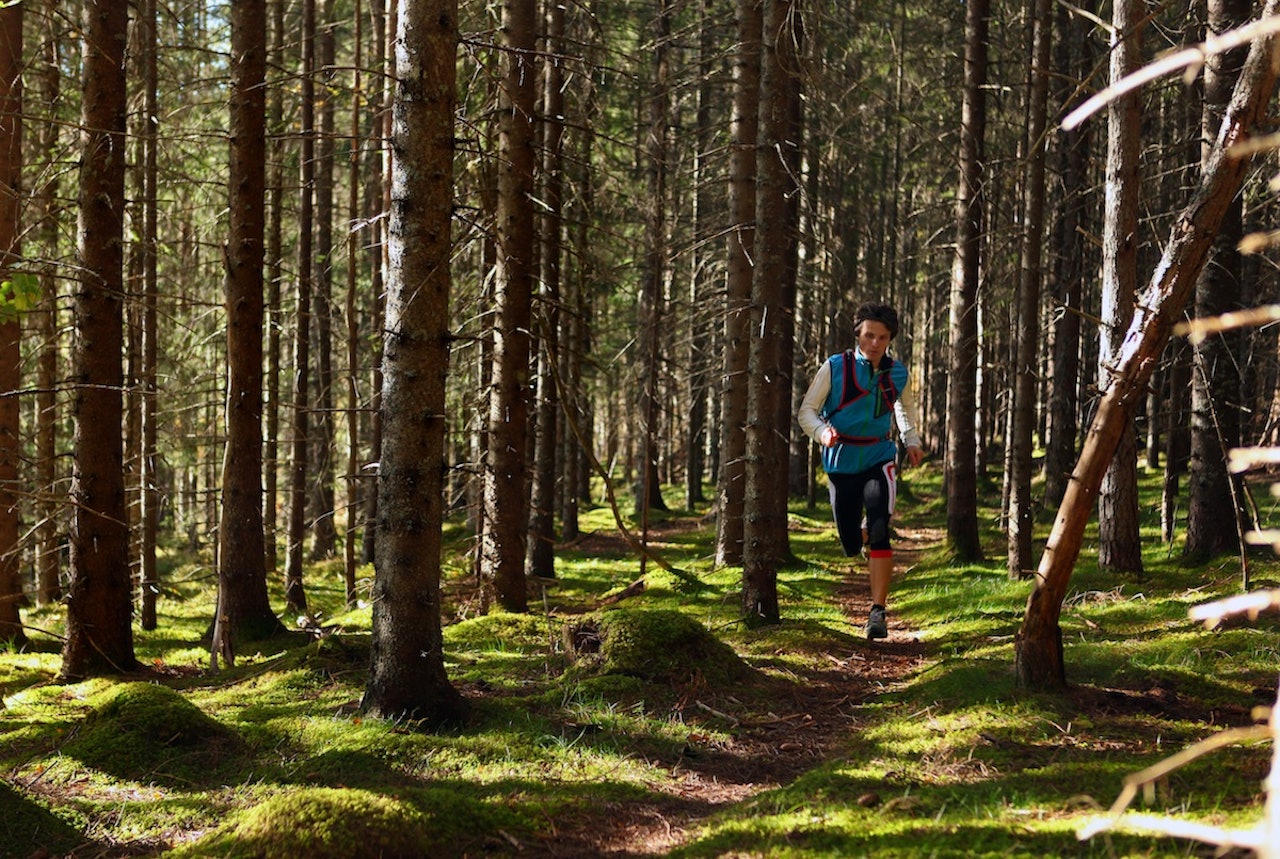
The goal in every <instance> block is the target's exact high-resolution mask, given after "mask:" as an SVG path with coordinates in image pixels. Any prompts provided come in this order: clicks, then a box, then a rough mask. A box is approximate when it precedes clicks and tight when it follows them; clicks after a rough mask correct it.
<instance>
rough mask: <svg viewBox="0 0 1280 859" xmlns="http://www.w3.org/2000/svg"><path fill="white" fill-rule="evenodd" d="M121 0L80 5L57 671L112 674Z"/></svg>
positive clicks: (121, 553) (117, 501) (125, 601)
mask: <svg viewBox="0 0 1280 859" xmlns="http://www.w3.org/2000/svg"><path fill="white" fill-rule="evenodd" d="M128 18H129V4H128V2H127V0H98V2H89V3H86V9H85V20H86V21H87V26H86V28H85V34H84V46H83V51H84V79H83V93H84V97H83V101H82V108H81V117H82V118H81V132H80V137H81V146H80V152H81V162H80V220H79V230H78V233H79V235H78V242H77V243H78V245H79V263H80V281H79V284H78V287H79V289H78V292H77V294H76V299H75V320H76V333H77V335H78V336H77V339H76V349H75V356H74V370H73V374H74V375H73V385H74V393H73V397H72V402H73V405H72V409H73V413H74V416H75V429H74V440H73V448H74V451H75V455H74V457H73V466H72V477H71V496H72V499H73V501H74V504H73V514H72V525H71V589H70V597H71V599H70V602H69V603H68V604H67V637H66V641H65V643H64V644H63V648H62V670H61V675H62V676H63V677H66V678H73V677H82V676H85V675H89V674H97V673H119V672H123V671H128V670H130V669H132V668H133V667H134V666H135V665H136V664H137V659H136V657H135V656H134V652H133V627H132V623H131V620H132V616H131V615H132V601H131V599H130V596H131V593H130V592H131V589H132V588H131V585H132V583H131V581H130V577H129V526H128V521H129V518H128V511H127V510H126V509H125V496H124V450H123V447H122V443H121V434H120V429H121V420H122V418H123V416H124V414H123V413H124V408H123V402H122V399H121V390H122V389H123V385H124V372H123V368H122V366H121V355H122V349H123V346H124V313H123V308H122V296H123V295H124V264H123V245H124V224H123V222H122V214H121V213H122V212H123V211H124V149H125V147H124V136H125V106H126V89H125V71H124V40H123V39H122V38H120V34H121V33H123V32H125V29H126V27H127V25H128Z"/></svg>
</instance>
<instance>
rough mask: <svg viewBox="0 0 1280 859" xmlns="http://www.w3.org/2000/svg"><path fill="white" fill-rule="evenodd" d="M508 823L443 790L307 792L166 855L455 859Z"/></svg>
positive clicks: (259, 808)
mask: <svg viewBox="0 0 1280 859" xmlns="http://www.w3.org/2000/svg"><path fill="white" fill-rule="evenodd" d="M486 824H492V826H493V827H502V826H504V825H510V824H511V821H509V820H505V819H504V820H502V821H496V822H495V821H484V820H483V817H482V812H481V810H480V809H479V806H478V804H477V803H475V802H474V801H466V800H463V799H461V798H458V797H457V796H456V795H450V794H447V793H446V792H445V791H431V792H424V791H413V792H409V793H408V794H407V795H406V796H405V797H404V798H393V797H389V796H384V795H382V794H378V793H372V792H370V791H367V790H352V789H342V788H326V787H316V788H304V789H302V790H297V791H291V792H289V793H281V794H277V795H276V796H273V797H271V798H270V799H268V800H266V801H265V802H263V803H260V804H258V805H254V806H253V807H251V808H248V809H246V810H244V811H242V812H240V813H239V814H237V815H235V816H234V817H233V818H232V819H231V820H230V821H229V822H228V823H227V824H226V825H225V826H223V827H222V828H220V829H219V830H217V831H216V832H214V833H212V834H211V835H208V836H206V837H205V838H202V839H201V840H200V841H197V842H195V843H193V844H190V845H187V846H185V847H182V848H179V849H178V850H175V851H172V852H171V853H169V854H167V855H170V856H173V857H177V859H182V857H197V856H199V857H204V856H219V857H223V859H277V857H279V859H296V857H299V856H305V857H307V859H381V857H391V856H406V857H408V856H439V855H449V856H453V855H459V854H460V852H461V851H460V849H459V848H460V847H462V846H463V845H465V844H466V843H467V842H468V841H471V840H475V839H477V838H479V837H480V836H478V834H477V833H481V832H491V831H494V830H493V828H490V827H488V826H487V825H486Z"/></svg>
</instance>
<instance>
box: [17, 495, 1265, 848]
mask: <svg viewBox="0 0 1280 859" xmlns="http://www.w3.org/2000/svg"><path fill="white" fill-rule="evenodd" d="M1147 478H1148V479H1147V480H1146V482H1145V484H1144V486H1145V487H1146V488H1147V491H1148V492H1149V493H1152V495H1151V497H1155V496H1154V493H1155V492H1157V491H1158V488H1159V478H1160V475H1159V474H1156V473H1152V474H1149V475H1147ZM938 479H939V478H938V477H937V475H935V474H933V473H928V474H923V475H919V476H916V475H913V484H914V485H913V486H912V487H911V488H912V490H913V491H912V494H911V496H910V497H909V499H908V500H909V501H910V502H911V503H910V505H909V508H908V509H909V515H907V516H905V517H904V519H903V521H902V522H901V523H899V524H897V525H896V528H897V537H896V539H895V543H894V547H895V560H896V562H897V563H896V564H895V567H896V576H895V579H894V585H893V590H892V594H891V604H890V616H889V632H890V635H889V637H888V638H887V639H885V640H882V641H875V642H870V641H867V640H866V639H865V636H864V633H863V623H864V621H865V618H866V615H867V612H868V609H869V607H870V606H869V602H870V599H869V592H868V582H867V576H866V572H865V566H866V564H865V561H863V560H862V559H858V558H854V559H845V558H841V557H839V548H838V544H837V542H836V539H835V535H834V530H833V528H832V527H831V523H830V518H829V515H828V514H827V513H826V512H825V510H823V509H822V508H821V507H818V506H805V505H802V504H800V503H797V504H795V505H793V506H792V508H791V510H790V523H791V524H790V528H791V534H790V536H791V542H792V551H793V553H794V554H795V556H796V561H795V563H791V564H788V565H785V566H784V568H783V569H781V570H779V575H778V589H779V601H780V603H781V605H780V608H781V613H782V623H780V624H778V625H776V626H766V627H761V628H749V627H748V625H746V624H744V623H743V622H742V619H741V616H740V605H739V603H740V599H741V576H740V571H739V570H736V569H731V568H721V567H716V566H715V564H714V551H713V548H712V547H713V541H714V535H713V533H712V531H711V528H710V527H709V521H710V520H709V519H708V517H707V516H706V515H705V512H704V511H701V510H698V511H677V512H674V513H671V514H670V515H668V516H664V517H661V518H660V519H659V520H658V521H656V522H655V523H654V524H653V526H652V528H651V530H650V533H649V537H650V539H651V542H650V546H651V548H652V549H653V550H654V551H656V552H658V553H659V554H661V555H662V557H663V558H664V559H665V561H664V563H668V564H669V565H670V566H669V567H665V566H664V568H663V569H661V570H660V569H658V568H657V567H656V566H648V567H646V566H645V565H644V564H642V563H640V562H639V559H638V558H637V556H636V554H635V552H634V551H633V549H632V548H631V546H630V545H629V544H628V543H627V542H626V541H625V540H624V539H622V537H621V536H620V535H619V533H618V531H617V529H616V527H614V526H615V522H614V520H613V517H612V515H611V513H610V512H609V511H607V510H604V509H593V510H592V511H590V513H589V514H588V515H589V516H590V517H591V518H590V519H587V520H586V521H584V528H583V532H584V534H585V536H584V537H582V538H581V539H579V540H575V541H572V542H567V543H566V544H565V545H562V546H560V547H559V551H558V554H557V568H556V575H557V577H556V578H555V579H536V580H531V593H530V604H531V606H536V610H532V611H530V612H528V613H504V612H499V611H484V610H483V600H482V599H481V598H480V595H479V593H478V591H477V590H476V585H477V582H476V577H475V575H474V573H473V572H472V570H471V567H470V563H469V558H470V554H469V550H470V548H471V543H470V542H469V539H468V535H467V533H466V532H465V529H464V528H462V527H461V526H457V527H454V528H453V529H452V530H451V531H450V532H449V536H451V537H452V542H451V543H450V544H449V545H450V547H451V549H450V554H449V555H448V556H447V559H446V560H447V561H448V564H447V569H448V573H447V576H446V578H445V581H444V585H445V586H444V593H443V596H444V600H443V604H444V607H445V610H444V612H443V614H444V616H445V619H446V625H445V630H444V637H445V649H446V654H447V659H448V663H449V674H450V679H451V682H452V683H453V684H454V685H455V686H456V688H457V689H458V690H459V691H460V692H461V693H462V694H463V695H464V696H465V697H466V698H467V699H468V701H469V703H470V704H471V710H472V718H471V719H469V720H468V723H467V724H465V725H461V726H454V727H453V728H450V729H448V730H443V731H439V732H437V731H429V730H418V729H416V728H415V727H414V726H411V725H403V724H399V723H391V722H384V721H382V720H375V719H362V718H360V716H359V712H358V705H359V701H360V696H361V694H362V691H363V688H364V682H365V678H366V676H367V666H368V662H369V658H370V656H369V654H370V639H371V636H370V632H369V630H370V623H371V611H370V607H369V605H368V602H367V600H365V601H362V604H361V605H359V606H357V607H355V608H349V607H347V606H346V603H345V598H344V597H345V594H344V587H343V582H342V579H341V577H340V576H339V575H338V574H337V573H338V572H339V571H340V570H339V566H337V565H336V563H332V562H331V563H328V564H324V563H321V564H317V565H315V566H314V568H309V570H308V575H309V578H308V590H309V598H312V599H314V602H313V605H314V606H315V609H314V611H315V618H320V619H322V622H323V624H324V626H323V629H324V630H330V631H332V634H325V635H322V636H320V637H318V638H315V639H313V638H311V637H308V636H302V635H301V634H299V633H292V634H290V635H288V636H285V637H283V638H281V639H280V640H272V641H270V642H266V643H264V644H263V646H262V650H261V651H259V652H256V653H249V652H245V653H244V654H241V658H239V659H238V660H237V662H236V664H235V665H234V666H224V667H223V669H222V670H221V671H218V672H214V671H211V670H209V667H208V651H207V648H206V646H205V645H203V644H201V635H202V633H203V631H204V630H205V629H207V626H208V617H209V613H210V612H211V610H212V595H213V589H212V588H211V582H212V581H213V579H212V577H211V576H210V575H209V573H208V570H209V567H208V566H207V562H205V561H204V560H203V559H202V558H196V559H189V558H187V557H186V556H182V557H181V559H180V560H179V563H178V565H175V566H173V567H172V568H171V569H169V570H167V571H166V574H165V578H164V581H165V582H166V589H165V599H164V600H163V602H162V608H163V609H164V612H163V615H162V617H163V620H164V623H163V625H162V628H161V629H159V630H157V631H155V632H153V633H144V632H139V634H138V641H137V647H138V654H139V658H140V660H141V661H142V662H143V664H144V665H145V666H147V667H146V669H145V670H143V671H140V672H139V673H137V674H136V675H131V676H128V677H122V678H93V679H91V680H86V681H82V682H79V683H60V682H58V681H57V679H56V674H57V668H58V652H59V648H58V639H57V634H58V631H59V630H60V629H61V627H60V622H61V621H60V612H59V610H58V609H57V608H56V607H50V608H47V609H42V610H36V611H32V612H30V613H29V614H28V624H29V628H30V629H31V630H32V631H33V633H35V632H38V633H39V634H38V635H36V638H37V639H38V641H37V642H36V644H37V645H38V646H33V647H32V648H31V649H29V650H27V651H25V652H21V653H17V652H0V859H9V857H13V859H31V857H34V856H43V857H54V856H56V857H73V856H74V857H76V859H87V857H90V856H93V857H98V859H126V857H141V856H153V855H160V854H168V853H171V852H172V853H174V854H175V859H192V857H200V859H203V857H205V856H212V855H218V856H223V857H234V859H250V857H255V859H261V857H269V859H274V857H292V856H310V857H316V859H337V857H342V859H364V857H368V858H369V859H374V857H377V856H389V855H401V856H419V855H439V856H458V857H476V856H511V857H517V856H519V857H549V859H550V857H555V859H584V857H595V856H602V857H619V858H621V857H648V856H665V855H675V856H679V857H682V859H708V857H717V859H719V857H736V858H737V859H746V857H751V859H756V857H770V859H775V857H786V859H791V857H797V858H798V859H817V857H822V859H827V857H835V856H868V855H875V856H877V857H879V859H917V857H919V856H934V857H942V859H961V857H963V859H973V857H975V856H977V857H991V859H995V857H1003V856H1007V855H1038V856H1062V855H1071V856H1098V857H1102V856H1107V857H1114V856H1143V857H1147V859H1150V857H1165V856H1169V857H1173V856H1179V857H1182V856H1187V855H1205V856H1208V855H1213V853H1212V849H1211V848H1205V847H1199V848H1197V847H1190V848H1189V847H1188V845H1187V843H1186V842H1185V841H1183V840H1179V839H1174V838H1169V837H1166V836H1162V835H1153V834H1151V833H1149V832H1146V833H1143V832H1124V831H1120V830H1117V831H1114V832H1111V833H1108V834H1107V835H1106V836H1105V838H1102V837H1099V838H1097V839H1095V840H1094V841H1092V842H1090V843H1082V842H1080V841H1079V836H1078V833H1079V832H1080V831H1081V830H1082V828H1084V827H1086V826H1090V825H1093V824H1094V823H1096V822H1097V821H1098V819H1099V817H1100V813H1101V812H1102V811H1103V810H1104V809H1106V808H1107V807H1108V806H1110V805H1111V804H1112V803H1113V802H1114V801H1115V798H1116V797H1117V795H1119V793H1120V791H1121V790H1122V788H1123V786H1124V783H1125V780H1126V779H1127V778H1129V777H1130V776H1131V775H1132V774H1134V773H1137V772H1140V771H1143V770H1146V769H1148V768H1151V767H1152V766H1153V765H1155V764H1158V763H1160V762H1161V761H1163V760H1166V759H1167V758H1169V756H1170V755H1172V754H1176V753H1179V752H1182V751H1185V750H1187V749H1188V748H1190V747H1193V746H1194V745H1195V744H1197V743H1201V742H1205V741H1206V740H1211V739H1212V738H1213V737H1214V736H1215V735H1216V734H1218V733H1219V732H1221V730H1222V729H1223V728H1243V727H1247V726H1250V725H1252V724H1254V723H1255V722H1256V719H1257V718H1258V715H1257V714H1258V712H1259V708H1260V707H1261V706H1263V705H1271V704H1273V703H1274V701H1275V689H1276V681H1275V676H1276V675H1275V671H1276V665H1277V663H1278V661H1280V617H1262V618H1257V619H1256V620H1252V621H1245V620H1240V621H1238V622H1235V623H1231V624H1228V625H1225V626H1223V627H1222V628H1219V629H1214V630H1209V629H1206V628H1205V626H1204V625H1203V624H1201V623H1199V622H1196V621H1193V620H1191V619H1190V618H1189V616H1188V611H1189V609H1190V608H1192V607H1194V606H1197V605H1202V604H1204V603H1205V602H1208V601H1212V600H1217V599H1222V598H1224V597H1227V596H1234V595H1236V594H1238V593H1239V591H1240V559H1238V558H1225V557H1224V558H1218V559H1214V560H1213V561H1211V562H1208V563H1204V564H1195V565H1193V564H1188V563H1186V562H1184V561H1183V560H1182V558H1181V557H1180V553H1179V552H1178V551H1177V546H1176V545H1174V546H1169V545H1165V544H1163V543H1161V542H1160V541H1159V539H1158V537H1154V538H1151V539H1144V544H1143V549H1144V566H1145V569H1144V571H1143V572H1141V573H1135V574H1129V575H1118V574H1115V573H1112V572H1108V571H1102V570H1099V569H1098V568H1097V565H1096V562H1095V561H1094V559H1093V558H1092V556H1091V555H1089V554H1087V553H1086V554H1085V555H1084V556H1082V559H1081V562H1080V563H1079V565H1078V566H1077V569H1076V571H1075V573H1074V574H1073V578H1072V583H1071V589H1070V592H1069V593H1068V595H1067V597H1066V599H1065V601H1064V604H1063V607H1062V616H1061V628H1062V636H1063V641H1064V648H1065V651H1066V653H1065V656H1066V660H1067V672H1068V681H1069V686H1068V688H1067V690H1066V691H1065V692H1044V693H1040V692H1028V691H1027V690H1024V689H1020V688H1018V687H1017V686H1016V683H1015V678H1014V676H1013V670H1012V665H1013V657H1014V654H1013V642H1014V639H1015V634H1016V632H1017V630H1018V628H1019V626H1020V624H1021V620H1022V615H1023V611H1024V609H1025V605H1026V602H1027V593H1028V583H1027V582H1025V581H1011V580H1010V579H1009V577H1008V575H1007V573H1006V571H1005V560H1004V558H1003V556H1002V548H1003V545H1004V543H1005V536H1004V535H1003V534H1002V533H1000V531H999V530H998V528H997V527H995V526H996V523H998V521H999V519H998V511H997V510H996V508H995V507H994V505H992V507H990V508H988V509H987V510H986V511H985V512H984V514H983V521H984V522H986V523H988V524H989V526H990V527H989V528H988V529H987V531H986V535H987V543H988V545H987V546H985V547H984V548H985V549H986V551H987V554H988V560H986V561H979V562H972V563H959V562H957V561H956V559H954V558H953V557H951V556H949V554H948V553H947V551H946V549H945V546H944V532H943V530H942V529H943V527H944V516H945V510H946V508H945V499H944V498H943V496H942V494H941V493H940V492H939V491H938V487H937V483H938ZM993 497H994V495H993ZM1142 509H1143V510H1144V511H1147V514H1149V515H1147V520H1149V521H1144V525H1145V527H1146V528H1147V529H1148V533H1150V534H1158V533H1159V522H1158V511H1159V506H1158V505H1157V504H1149V505H1144V506H1143V508H1142ZM1046 518H1047V517H1046ZM1041 525H1042V526H1043V527H1045V528H1046V529H1047V523H1044V522H1042V523H1041ZM1250 564H1251V567H1252V587H1253V588H1257V589H1261V588H1280V562H1277V561H1276V560H1275V559H1274V558H1271V557H1270V556H1269V555H1268V556H1265V557H1264V556H1256V557H1253V558H1251V560H1250ZM646 569H647V570H648V573H647V575H646V573H645V570H646ZM637 571H639V573H638V574H639V576H641V577H644V579H645V583H646V586H645V587H643V588H641V587H639V586H638V585H637V582H638V578H637ZM370 574H371V571H370V570H366V571H365V572H364V573H363V574H362V575H363V576H364V578H362V582H364V583H365V584H364V586H366V587H367V586H368V582H369V579H368V576H369V575H370ZM276 597H277V598H279V594H278V593H277V594H276ZM672 617H680V618H683V619H685V620H688V621H691V623H690V626H691V627H693V628H695V629H696V630H698V631H700V632H701V633H703V634H705V635H706V639H696V638H695V640H697V641H705V640H707V639H709V640H710V641H711V642H713V643H714V645H715V646H714V647H711V646H709V647H708V649H707V650H705V651H703V650H699V649H697V648H696V647H689V646H687V645H686V644H685V643H684V639H682V638H681V636H682V635H683V634H684V633H683V628H682V627H681V625H680V624H679V623H675V622H673V621H672V620H671V618H672ZM604 618H610V619H613V620H616V621H618V622H620V623H626V622H629V623H631V624H633V626H631V627H630V629H632V630H633V631H634V630H637V629H642V628H643V623H641V622H640V621H639V620H638V619H641V618H650V619H652V618H662V619H663V620H662V623H661V624H660V625H659V631H660V634H659V635H657V636H654V637H650V638H648V639H645V642H646V644H645V647H643V648H640V652H641V656H642V660H643V661H642V662H641V663H640V664H639V666H638V667H637V663H635V662H630V663H628V662H625V660H621V659H619V661H617V662H613V661H612V660H613V659H614V657H615V656H617V654H616V653H612V654H610V656H609V659H608V660H603V661H599V662H597V661H594V660H593V659H592V658H591V656H590V655H589V653H584V652H582V651H580V650H579V648H578V639H577V638H576V637H575V635H576V632H575V630H581V629H582V628H587V627H589V625H590V624H591V623H593V622H594V623H597V624H598V626H597V627H596V628H597V629H599V630H603V629H604V626H605V624H604V622H603V619H604ZM580 620H581V621H582V625H581V626H579V625H578V621H580ZM46 630H47V631H48V632H45V631H46ZM602 638H603V635H602ZM624 638H625V636H624ZM654 642H659V643H660V645H661V646H660V647H659V648H657V649H655V648H654V646H653V644H654ZM668 645H669V646H668ZM623 649H624V650H625V648H623ZM602 650H603V649H602ZM726 654H727V657H728V659H729V660H731V662H732V665H731V670H728V671H724V670H721V668H722V662H723V657H724V656H725V655H726ZM603 655H604V654H603V652H602V653H601V656H602V657H603ZM668 656H670V657H673V658H672V659H669V660H668V659H667V658H666V657H668ZM671 664H674V665H675V666H676V667H675V669H668V668H667V667H666V666H668V665H671ZM1268 752H1269V748H1268V747H1267V746H1265V745H1264V744H1262V743H1259V742H1256V741H1252V742H1246V743H1238V744H1233V745H1231V746H1229V747H1225V748H1216V749H1215V750H1214V751H1213V753H1212V755H1204V756H1201V757H1197V758H1195V759H1194V760H1192V761H1190V762H1189V763H1186V764H1185V765H1183V766H1182V767H1181V768H1179V769H1178V770H1177V771H1176V772H1174V773H1171V774H1170V775H1168V776H1166V777H1163V778H1162V780H1161V784H1160V785H1159V786H1158V789H1153V790H1152V791H1151V792H1150V796H1148V795H1146V793H1145V792H1144V794H1143V796H1141V797H1138V798H1137V802H1135V808H1134V810H1135V811H1136V810H1141V809H1140V807H1139V806H1141V805H1143V804H1145V805H1146V810H1147V812H1148V817H1150V816H1151V815H1152V814H1163V815H1164V816H1166V817H1167V818H1168V819H1171V820H1178V821H1183V822H1194V823H1196V824H1198V825H1203V826H1217V827H1234V828H1236V829H1239V830H1241V831H1247V830H1248V829H1249V828H1250V827H1252V826H1253V825H1254V824H1255V822H1256V820H1257V816H1258V814H1259V811H1260V809H1261V808H1262V801H1263V799H1264V798H1265V795H1264V792H1263V790H1262V785H1263V784H1264V779H1265V778H1266V775H1267V769H1268V767H1269V763H1270V756H1269V753H1268ZM300 809H305V814H304V812H303V811H302V810H300ZM308 815H309V816H308ZM316 817H322V818H323V819H325V820H329V821H331V824H332V825H329V826H326V827H319V826H311V825H306V824H305V821H306V820H309V819H311V818H316ZM388 844H398V845H405V844H412V845H413V846H412V847H404V846H400V847H388V846H385V845H388ZM424 845H429V846H430V849H426V847H425V846H424ZM1229 855H1230V854H1229ZM1234 855H1239V854H1234Z"/></svg>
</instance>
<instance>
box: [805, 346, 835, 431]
mask: <svg viewBox="0 0 1280 859" xmlns="http://www.w3.org/2000/svg"><path fill="white" fill-rule="evenodd" d="M830 393H831V362H830V361H823V362H822V366H821V367H819V368H818V372H817V373H815V374H814V376H813V381H812V382H810V383H809V390H807V391H805V394H804V399H803V400H801V401H800V411H799V412H797V413H796V421H797V422H799V424H800V429H802V430H804V434H805V435H807V436H808V437H809V438H811V439H813V440H814V441H816V442H817V443H818V444H822V438H821V433H822V430H823V428H824V427H826V425H827V424H826V421H824V420H823V419H822V418H821V416H820V415H819V412H821V411H822V407H823V405H824V404H825V403H826V401H827V395H828V394H830Z"/></svg>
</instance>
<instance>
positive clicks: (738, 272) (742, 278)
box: [716, 0, 763, 566]
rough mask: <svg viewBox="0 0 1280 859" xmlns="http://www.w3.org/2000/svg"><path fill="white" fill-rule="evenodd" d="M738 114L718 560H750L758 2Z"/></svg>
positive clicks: (745, 33) (742, 64)
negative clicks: (745, 543) (746, 524)
mask: <svg viewBox="0 0 1280 859" xmlns="http://www.w3.org/2000/svg"><path fill="white" fill-rule="evenodd" d="M735 7H736V10H737V11H736V14H737V23H738V38H737V42H736V46H737V53H736V54H735V55H734V57H733V115H732V117H731V118H730V122H729V125H730V131H729V135H730V149H729V222H730V223H729V231H728V248H727V250H728V254H727V255H728V261H727V267H728V273H727V289H728V295H727V296H726V298H725V311H724V313H725V315H724V372H723V374H722V375H721V383H720V433H721V438H720V466H719V477H718V479H717V481H716V507H717V511H716V564H718V565H720V566H729V565H735V564H740V563H742V536H743V522H742V516H743V499H744V497H745V494H746V480H745V475H746V468H745V457H746V439H747V437H746V422H747V365H748V363H749V361H750V354H751V353H750V346H751V341H750V337H751V335H750V331H749V325H750V322H751V283H752V274H751V253H752V249H753V247H754V245H755V230H756V224H755V218H756V189H755V181H756V137H757V133H758V129H759V125H760V116H759V104H760V51H761V48H760V35H761V32H762V27H763V20H762V18H761V15H762V10H761V4H760V2H758V0H737V2H736V4H735Z"/></svg>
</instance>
